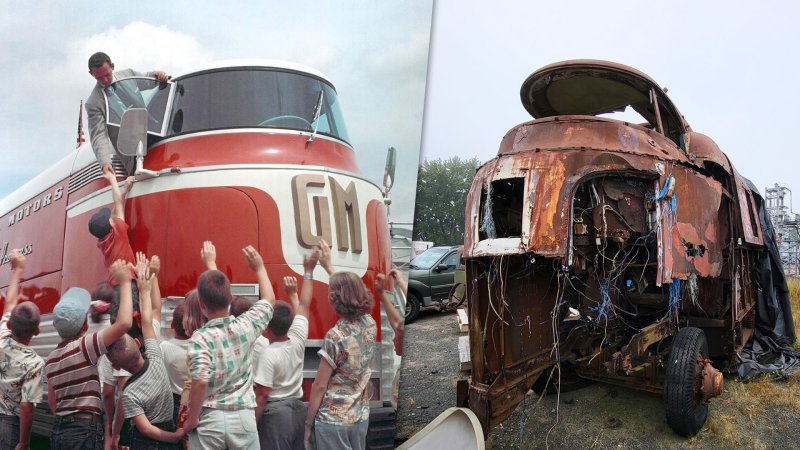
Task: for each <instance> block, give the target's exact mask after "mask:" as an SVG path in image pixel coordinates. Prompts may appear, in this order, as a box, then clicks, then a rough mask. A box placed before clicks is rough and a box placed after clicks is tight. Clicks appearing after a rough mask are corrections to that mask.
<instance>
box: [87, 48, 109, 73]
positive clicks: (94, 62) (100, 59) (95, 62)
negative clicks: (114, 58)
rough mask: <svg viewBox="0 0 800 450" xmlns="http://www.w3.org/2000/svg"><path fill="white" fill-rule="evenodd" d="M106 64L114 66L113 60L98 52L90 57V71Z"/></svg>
mask: <svg viewBox="0 0 800 450" xmlns="http://www.w3.org/2000/svg"><path fill="white" fill-rule="evenodd" d="M105 63H108V64H112V63H111V58H109V57H108V55H106V54H105V53H103V52H97V53H95V54H94V55H92V56H90V57H89V70H92V69H96V68H98V67H100V66H102V65H103V64H105Z"/></svg>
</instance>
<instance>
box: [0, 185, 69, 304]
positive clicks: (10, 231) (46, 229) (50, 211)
mask: <svg viewBox="0 0 800 450" xmlns="http://www.w3.org/2000/svg"><path fill="white" fill-rule="evenodd" d="M66 185H67V183H66V181H65V180H62V181H61V182H59V183H57V184H55V185H53V187H52V188H49V189H47V190H45V191H43V192H40V193H39V194H37V195H36V196H34V197H32V198H31V199H29V200H28V201H26V202H25V203H23V204H22V205H20V206H19V207H17V208H15V209H13V210H11V211H10V212H9V213H8V214H6V215H4V216H3V217H2V218H0V286H2V287H5V286H8V282H9V277H10V275H11V264H10V262H9V261H8V255H9V254H10V253H11V250H13V249H20V250H21V251H22V253H23V254H25V255H28V257H27V262H26V265H25V273H24V274H23V277H24V279H31V278H36V277H39V276H42V275H46V274H49V273H53V272H57V271H59V270H61V256H62V252H63V247H62V242H61V237H62V236H63V235H64V217H65V212H64V211H65V208H66V204H67V199H66ZM43 312H44V311H43Z"/></svg>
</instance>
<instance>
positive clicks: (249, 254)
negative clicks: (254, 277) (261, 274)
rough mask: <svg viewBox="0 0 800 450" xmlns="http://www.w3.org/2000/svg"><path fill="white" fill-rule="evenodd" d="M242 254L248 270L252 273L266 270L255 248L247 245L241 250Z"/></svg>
mask: <svg viewBox="0 0 800 450" xmlns="http://www.w3.org/2000/svg"><path fill="white" fill-rule="evenodd" d="M242 252H243V253H244V259H245V260H246V261H247V265H248V266H250V270H252V271H253V272H258V271H259V270H266V269H265V268H264V259H262V258H261V255H260V254H259V253H258V251H257V250H256V249H255V247H253V246H252V245H248V246H247V247H245V248H243V249H242Z"/></svg>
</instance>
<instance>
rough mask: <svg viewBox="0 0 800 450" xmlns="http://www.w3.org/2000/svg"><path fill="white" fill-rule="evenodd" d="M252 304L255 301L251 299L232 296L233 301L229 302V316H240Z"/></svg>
mask: <svg viewBox="0 0 800 450" xmlns="http://www.w3.org/2000/svg"><path fill="white" fill-rule="evenodd" d="M254 303H255V301H254V300H252V299H249V298H247V297H240V296H238V295H234V296H233V300H231V315H232V316H233V317H239V316H241V315H242V314H243V313H244V312H245V311H247V310H248V309H250V307H252V306H253V304H254Z"/></svg>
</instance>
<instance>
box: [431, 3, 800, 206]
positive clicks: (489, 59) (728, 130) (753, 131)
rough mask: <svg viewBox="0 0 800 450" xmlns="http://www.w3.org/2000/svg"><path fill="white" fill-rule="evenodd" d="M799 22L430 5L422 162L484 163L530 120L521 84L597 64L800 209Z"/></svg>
mask: <svg viewBox="0 0 800 450" xmlns="http://www.w3.org/2000/svg"><path fill="white" fill-rule="evenodd" d="M490 5H491V6H490ZM798 17H800V4H798V3H793V2H777V1H764V2H749V1H748V2H744V1H729V2H691V1H686V0H679V1H673V2H656V3H652V2H641V1H634V0H630V1H613V2H597V1H570V2H531V1H522V0H520V1H502V2H492V3H491V4H489V3H486V2H483V1H476V0H459V1H456V0H437V1H436V4H435V6H434V23H433V34H432V37H431V41H432V44H431V55H430V61H431V65H430V67H429V75H428V87H427V93H428V94H427V98H426V108H425V125H424V132H423V153H424V157H426V158H429V159H435V158H447V157H449V156H452V155H459V156H462V157H470V156H477V157H478V158H479V159H480V160H481V161H484V162H485V161H487V160H489V159H491V158H493V157H494V155H495V154H496V152H497V148H498V146H499V144H500V139H501V138H502V137H503V135H505V133H506V132H507V131H508V130H509V129H511V128H512V127H513V126H515V125H516V124H519V123H521V122H524V121H527V120H531V117H530V115H528V113H527V112H526V111H525V109H524V108H523V107H522V104H521V103H520V96H519V90H520V86H521V85H522V82H523V81H524V80H525V78H527V76H528V75H530V74H531V73H533V72H534V71H535V70H537V69H538V68H540V67H543V66H545V65H548V64H551V63H554V62H558V61H564V60H568V59H605V60H610V61H614V62H618V63H622V64H626V65H628V66H632V67H634V68H636V69H638V70H640V71H642V72H644V73H646V74H648V75H649V76H650V77H651V78H653V79H654V80H655V81H656V82H658V83H659V84H660V85H661V86H666V87H667V88H668V89H669V93H668V95H669V96H670V98H671V99H672V101H673V102H674V103H675V105H676V106H677V108H678V109H679V110H680V111H681V113H682V114H683V115H684V116H685V117H686V120H687V121H688V123H689V124H690V125H691V126H692V128H693V129H694V130H695V131H698V132H700V133H703V134H706V135H708V136H710V137H711V138H712V139H714V140H715V141H716V143H717V144H718V145H719V146H720V148H721V149H722V150H723V151H724V152H726V153H727V155H728V157H729V158H730V159H731V161H732V162H733V164H734V166H735V167H736V168H737V170H738V171H739V172H740V173H741V174H742V175H743V176H745V177H747V178H749V179H750V180H752V181H753V182H754V183H755V185H756V186H757V187H758V188H759V190H760V191H761V193H762V195H763V194H764V189H765V187H767V186H770V187H771V186H773V185H774V184H775V183H776V182H778V183H782V184H784V185H787V186H788V187H789V188H790V189H791V190H792V192H794V193H795V194H796V195H797V196H798V198H797V199H795V200H794V201H793V206H794V209H795V211H797V212H800V176H798V169H800V167H799V164H798V163H800V157H798V150H797V149H796V148H795V144H794V143H793V142H794V140H793V138H792V133H791V130H793V129H794V127H793V125H792V124H793V122H794V119H793V118H794V117H795V116H796V115H797V112H796V111H795V110H796V109H797V108H798V105H800V90H798V89H797V88H796V86H795V85H796V84H797V81H798V73H800V58H798V43H800V26H798V24H797V18H798ZM787 126H788V127H789V128H786V127H787ZM786 130H788V131H790V132H787V131H786Z"/></svg>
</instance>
